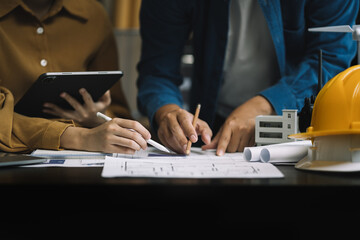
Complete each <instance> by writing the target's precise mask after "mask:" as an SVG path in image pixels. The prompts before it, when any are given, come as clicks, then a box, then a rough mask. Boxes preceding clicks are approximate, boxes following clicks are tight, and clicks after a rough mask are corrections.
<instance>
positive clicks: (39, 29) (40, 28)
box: [36, 27, 44, 35]
mask: <svg viewBox="0 0 360 240" xmlns="http://www.w3.org/2000/svg"><path fill="white" fill-rule="evenodd" d="M36 33H37V34H39V35H40V34H43V33H44V28H43V27H38V28H37V29H36Z"/></svg>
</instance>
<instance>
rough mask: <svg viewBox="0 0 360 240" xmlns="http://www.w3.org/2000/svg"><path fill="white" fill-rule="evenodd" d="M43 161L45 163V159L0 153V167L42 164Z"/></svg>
mask: <svg viewBox="0 0 360 240" xmlns="http://www.w3.org/2000/svg"><path fill="white" fill-rule="evenodd" d="M45 161H47V159H46V158H43V157H35V156H30V155H24V154H11V153H0V167H8V166H20V165H29V164H37V163H44V162H45Z"/></svg>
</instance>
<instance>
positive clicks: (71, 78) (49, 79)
mask: <svg viewBox="0 0 360 240" xmlns="http://www.w3.org/2000/svg"><path fill="white" fill-rule="evenodd" d="M122 76H123V73H122V71H102V72H95V71H87V72H48V73H44V74H42V75H40V76H39V78H38V79H37V80H36V82H35V83H34V84H33V85H32V86H31V87H30V88H29V89H28V91H27V92H26V93H25V95H24V96H23V97H22V98H21V99H20V100H19V101H18V102H17V103H16V105H15V109H14V111H15V112H17V113H20V114H22V115H26V116H29V117H43V118H57V117H56V116H53V115H50V114H47V113H44V112H43V111H42V110H43V104H44V103H45V102H49V103H53V104H56V105H57V106H59V107H61V108H63V109H73V108H72V107H71V106H70V104H68V102H67V101H65V100H64V99H63V98H61V97H60V94H61V93H62V92H66V93H68V94H70V95H71V96H72V97H74V98H75V99H77V100H78V101H79V102H80V103H81V104H83V103H84V101H83V98H82V96H81V95H80V93H79V89H80V88H85V89H86V90H87V91H88V92H89V93H90V95H91V96H92V98H93V100H94V101H95V102H96V101H97V100H98V99H99V98H100V97H101V96H103V95H104V93H105V92H106V91H107V90H109V89H110V88H111V87H112V86H113V85H114V84H115V83H116V82H117V81H119V80H120V78H121V77H122Z"/></svg>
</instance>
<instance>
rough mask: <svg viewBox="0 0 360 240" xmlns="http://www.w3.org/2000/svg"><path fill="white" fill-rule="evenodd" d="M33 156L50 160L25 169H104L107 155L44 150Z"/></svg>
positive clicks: (34, 152)
mask: <svg viewBox="0 0 360 240" xmlns="http://www.w3.org/2000/svg"><path fill="white" fill-rule="evenodd" d="M31 155H32V156H37V157H45V158H48V160H47V161H46V162H45V163H41V164H31V165H26V166H23V167H102V166H103V165H104V161H105V156H107V155H110V156H111V155H112V154H105V153H101V152H87V151H74V150H62V151H56V150H44V149H37V150H35V151H33V152H32V153H31Z"/></svg>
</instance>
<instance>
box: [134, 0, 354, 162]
mask: <svg viewBox="0 0 360 240" xmlns="http://www.w3.org/2000/svg"><path fill="white" fill-rule="evenodd" d="M358 8H359V2H358V0H332V1H325V0H298V1H288V0H280V1H279V0H258V1H255V0H232V1H230V0H143V1H142V6H141V11H140V26H141V27H140V32H141V37H142V53H141V59H140V62H139V64H138V66H137V68H138V72H139V77H138V81H137V86H138V97H137V98H138V107H139V110H140V111H141V112H142V113H143V114H145V115H147V116H148V117H149V119H150V123H151V126H152V129H153V130H154V131H155V132H156V133H157V135H158V137H159V139H160V140H161V142H162V143H163V144H164V145H165V146H167V147H169V148H171V149H172V150H174V151H176V152H179V153H184V152H185V150H186V144H187V141H188V139H190V140H191V141H192V142H193V143H195V142H197V141H198V140H199V138H198V136H201V140H202V142H203V143H204V145H203V146H202V148H203V149H211V148H216V154H217V155H222V154H224V153H225V152H236V151H240V152H241V151H243V149H244V147H246V146H252V145H254V142H255V117H256V116H258V115H269V114H281V113H282V109H298V110H299V111H300V110H301V108H302V107H303V105H304V99H305V98H306V97H310V96H312V95H314V94H316V89H317V82H318V79H317V71H318V70H317V67H318V52H319V50H320V49H321V50H322V52H323V76H324V79H325V82H326V81H327V80H329V79H331V78H332V77H333V76H335V75H336V74H337V73H339V72H341V71H343V70H344V69H346V68H348V67H349V66H350V63H351V61H352V59H353V58H354V56H355V53H356V42H354V41H353V40H352V35H351V34H347V33H314V32H309V31H308V28H311V27H323V26H335V25H350V26H352V25H354V24H355V19H356V16H357V13H358ZM189 39H191V41H192V46H193V55H194V64H193V76H192V87H191V91H190V95H191V99H190V112H188V111H186V110H185V109H184V108H183V105H184V102H183V98H182V94H181V91H180V89H179V86H180V85H181V84H182V81H183V77H182V76H181V74H180V64H181V57H182V54H183V50H184V46H185V44H186V42H188V41H189ZM198 103H200V104H201V112H200V115H199V119H198V121H197V124H196V126H195V127H193V126H192V119H193V114H192V113H193V112H194V109H195V107H196V105H197V104H198ZM211 129H213V131H214V132H213V131H212V130H211ZM213 135H214V136H213ZM199 142H201V141H199Z"/></svg>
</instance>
